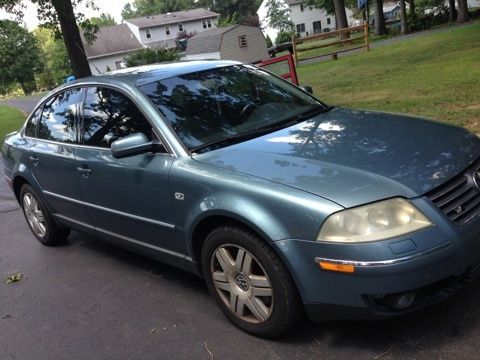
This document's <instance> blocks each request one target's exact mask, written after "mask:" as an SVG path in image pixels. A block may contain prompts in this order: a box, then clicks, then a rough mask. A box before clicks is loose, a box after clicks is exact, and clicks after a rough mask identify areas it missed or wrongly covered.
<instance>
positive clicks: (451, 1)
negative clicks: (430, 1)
mask: <svg viewBox="0 0 480 360" xmlns="http://www.w3.org/2000/svg"><path fill="white" fill-rule="evenodd" d="M456 19H457V9H455V0H448V21H449V22H451V23H452V22H454V21H455V20H456Z"/></svg>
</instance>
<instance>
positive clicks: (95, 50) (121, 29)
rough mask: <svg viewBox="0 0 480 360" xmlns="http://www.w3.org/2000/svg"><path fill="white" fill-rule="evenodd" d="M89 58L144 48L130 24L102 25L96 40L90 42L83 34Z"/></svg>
mask: <svg viewBox="0 0 480 360" xmlns="http://www.w3.org/2000/svg"><path fill="white" fill-rule="evenodd" d="M82 40H83V44H84V47H85V53H86V54H87V58H95V57H102V56H108V55H113V54H120V53H126V52H131V51H135V50H139V49H143V46H142V44H140V42H139V41H138V40H137V38H136V37H135V36H134V35H133V34H132V32H131V31H130V29H129V27H128V25H126V24H121V25H113V26H105V27H101V28H100V29H99V30H98V32H97V33H96V40H95V41H94V42H93V44H91V45H90V44H88V43H87V42H86V41H85V39H84V38H83V36H82Z"/></svg>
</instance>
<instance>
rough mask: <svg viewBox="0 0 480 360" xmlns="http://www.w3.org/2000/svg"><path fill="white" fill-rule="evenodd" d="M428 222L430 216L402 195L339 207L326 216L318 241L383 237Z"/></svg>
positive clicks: (394, 235)
mask: <svg viewBox="0 0 480 360" xmlns="http://www.w3.org/2000/svg"><path fill="white" fill-rule="evenodd" d="M429 226H433V224H432V223H431V221H430V220H428V218H427V217H426V216H425V215H423V213H421V212H420V210H418V209H417V208H416V207H415V206H413V205H412V204H411V203H410V202H409V201H407V200H405V199H401V198H395V199H389V200H384V201H379V202H376V203H373V204H369V205H364V206H359V207H356V208H353V209H347V210H343V211H339V212H337V213H335V214H333V215H330V216H329V217H328V218H327V220H325V222H324V224H323V226H322V228H321V229H320V232H319V233H318V236H317V241H329V242H340V243H358V242H367V241H377V240H384V239H389V238H393V237H397V236H400V235H404V234H408V233H411V232H413V231H417V230H420V229H423V228H426V227H429Z"/></svg>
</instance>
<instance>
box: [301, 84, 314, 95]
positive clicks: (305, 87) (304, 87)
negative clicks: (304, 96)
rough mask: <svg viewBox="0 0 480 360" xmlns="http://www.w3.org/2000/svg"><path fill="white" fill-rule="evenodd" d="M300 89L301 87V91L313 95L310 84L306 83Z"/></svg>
mask: <svg viewBox="0 0 480 360" xmlns="http://www.w3.org/2000/svg"><path fill="white" fill-rule="evenodd" d="M302 89H303V91H306V92H307V93H309V94H311V95H313V89H312V87H311V86H308V85H306V86H302Z"/></svg>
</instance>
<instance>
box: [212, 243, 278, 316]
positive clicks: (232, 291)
mask: <svg viewBox="0 0 480 360" xmlns="http://www.w3.org/2000/svg"><path fill="white" fill-rule="evenodd" d="M210 267H211V275H212V279H213V284H214V286H215V289H216V290H217V292H218V294H219V295H220V298H221V299H222V300H223V302H224V303H225V305H226V306H227V307H228V308H229V309H230V311H231V312H232V313H233V314H235V315H236V316H237V317H239V318H240V319H242V320H244V321H246V322H249V323H253V324H260V323H263V322H265V321H266V320H268V318H269V317H270V315H271V314H272V311H273V305H274V302H273V290H272V285H271V282H270V280H269V278H268V275H267V273H266V272H265V270H264V268H263V267H262V265H261V264H260V263H259V262H258V260H257V259H256V258H255V257H254V256H253V255H252V254H251V253H250V252H248V251H247V250H245V249H244V248H242V247H240V246H237V245H222V246H220V247H218V248H217V249H216V250H215V251H214V253H213V255H212V259H211V266H210Z"/></svg>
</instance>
